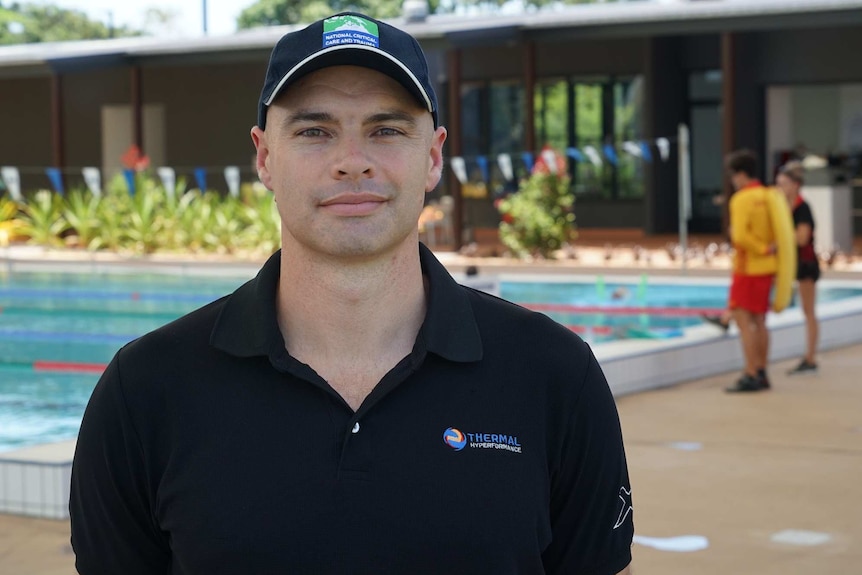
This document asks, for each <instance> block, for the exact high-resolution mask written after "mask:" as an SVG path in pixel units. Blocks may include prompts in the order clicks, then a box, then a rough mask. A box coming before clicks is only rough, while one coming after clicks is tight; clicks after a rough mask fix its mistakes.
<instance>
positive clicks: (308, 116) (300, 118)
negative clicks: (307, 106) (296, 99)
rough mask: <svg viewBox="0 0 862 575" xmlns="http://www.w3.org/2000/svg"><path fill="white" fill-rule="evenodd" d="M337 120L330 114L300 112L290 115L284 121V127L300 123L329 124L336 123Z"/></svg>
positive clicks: (309, 111) (308, 111)
mask: <svg viewBox="0 0 862 575" xmlns="http://www.w3.org/2000/svg"><path fill="white" fill-rule="evenodd" d="M334 121H335V118H334V117H333V116H332V114H330V113H328V112H313V111H311V110H300V111H298V112H294V113H293V114H291V115H289V116H288V117H287V118H285V120H284V125H285V126H289V125H291V124H298V123H328V122H334Z"/></svg>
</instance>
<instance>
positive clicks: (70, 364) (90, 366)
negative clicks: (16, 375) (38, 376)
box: [33, 360, 108, 373]
mask: <svg viewBox="0 0 862 575" xmlns="http://www.w3.org/2000/svg"><path fill="white" fill-rule="evenodd" d="M106 367H108V364H106V363H82V362H77V361H47V360H36V361H34V362H33V371H50V372H58V373H102V372H103V371H105V368H106Z"/></svg>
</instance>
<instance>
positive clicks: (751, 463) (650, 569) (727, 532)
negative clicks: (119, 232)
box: [0, 345, 862, 575]
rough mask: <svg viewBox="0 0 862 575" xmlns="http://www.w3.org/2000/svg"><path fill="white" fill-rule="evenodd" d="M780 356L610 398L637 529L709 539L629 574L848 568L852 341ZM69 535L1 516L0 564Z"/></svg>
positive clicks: (852, 493) (65, 547)
mask: <svg viewBox="0 0 862 575" xmlns="http://www.w3.org/2000/svg"><path fill="white" fill-rule="evenodd" d="M789 367H790V362H782V363H778V364H774V365H773V366H772V367H771V377H772V382H773V388H774V389H773V390H772V391H769V392H763V393H758V394H754V395H727V394H725V393H723V392H722V388H723V387H724V386H725V385H727V384H728V382H730V381H731V380H732V379H733V376H734V375H735V374H727V375H722V376H717V377H711V378H708V379H703V380H698V381H694V382H691V383H687V384H683V385H679V386H676V387H672V388H667V389H663V390H658V391H652V392H646V393H641V394H636V395H630V396H625V397H622V398H620V399H619V401H618V405H619V411H620V417H621V420H622V425H623V431H624V433H625V438H626V443H627V449H628V457H629V467H630V470H631V476H632V483H633V486H634V490H635V491H634V502H635V525H636V530H637V534H638V536H643V537H656V538H668V537H676V536H682V535H697V536H701V537H705V538H706V540H707V541H708V547H707V548H705V549H702V550H699V551H692V552H687V553H681V552H673V551H660V550H656V549H654V548H652V547H647V546H644V545H642V544H636V545H635V546H634V557H635V562H634V567H635V569H634V573H635V575H692V574H697V575H728V574H749V573H751V574H755V573H756V574H758V575H773V574H774V575H778V574H781V575H810V574H812V573H816V574H817V575H833V574H834V575H839V574H840V575H844V574H846V573H858V572H859V570H860V565H862V521H860V517H862V497H860V496H859V486H858V484H859V478H860V476H862V409H860V408H859V406H862V376H860V373H862V345H857V346H853V347H848V348H844V349H840V350H834V351H831V352H828V353H824V354H823V355H822V357H821V370H820V373H819V374H818V375H815V376H806V377H801V378H788V377H786V376H785V375H784V371H785V370H786V369H787V368H789ZM776 536H778V538H779V541H775V540H773V538H774V537H776ZM781 537H784V538H785V539H789V540H791V541H796V543H787V542H784V543H782V542H780V539H781ZM68 540H69V523H68V521H50V520H35V519H26V518H21V517H13V516H8V515H6V516H4V515H0V573H4V574H5V573H8V574H10V575H72V574H73V573H74V568H73V567H72V565H73V562H74V559H73V556H72V554H71V549H70V547H69V544H68ZM661 541H665V540H664V539H661V540H660V542H661ZM804 543H807V545H805V544H804ZM812 543H817V544H812Z"/></svg>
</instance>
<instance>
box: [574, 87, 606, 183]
mask: <svg viewBox="0 0 862 575" xmlns="http://www.w3.org/2000/svg"><path fill="white" fill-rule="evenodd" d="M572 114H573V116H574V125H575V141H574V142H573V143H572V144H573V145H574V147H576V148H578V149H579V150H580V151H581V152H582V153H583V152H584V148H585V147H586V146H592V147H593V148H594V149H595V150H596V151H597V152H598V153H599V154H601V149H602V146H601V142H602V140H603V137H602V136H603V134H602V132H603V129H602V126H603V124H604V121H603V110H602V85H601V84H598V83H589V84H586V83H575V85H574V101H573V102H572ZM604 168H605V166H604V165H603V166H602V167H601V168H597V167H596V166H595V165H594V164H593V163H592V162H591V161H589V159H588V158H587V157H586V156H585V157H584V161H582V162H575V169H574V173H573V174H572V184H573V188H574V191H575V193H576V194H591V195H597V196H602V197H610V192H611V190H610V189H608V187H607V186H606V185H605V182H604V180H605V178H604V174H603V172H604V171H605V170H604Z"/></svg>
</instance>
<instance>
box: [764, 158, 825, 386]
mask: <svg viewBox="0 0 862 575" xmlns="http://www.w3.org/2000/svg"><path fill="white" fill-rule="evenodd" d="M804 182H805V170H804V169H803V168H802V163H801V162H798V161H790V162H787V163H786V164H784V165H783V166H782V167H781V168H780V169H779V170H778V176H776V178H775V183H776V185H777V186H778V188H779V189H780V190H781V191H782V192H784V196H785V197H786V198H787V201H788V203H789V204H790V208H791V209H792V210H793V227H794V228H795V230H796V246H797V248H796V284H797V287H798V288H799V300H800V303H801V305H802V312H803V313H804V314H805V336H806V337H805V343H806V345H805V356H804V357H803V358H802V359H801V360H800V362H799V363H798V364H797V365H796V367H794V368H793V369H791V370H790V371H788V372H787V373H788V375H804V374H807V373H817V340H818V336H819V331H820V326H819V324H818V322H817V314H816V312H815V307H816V303H817V287H816V285H815V284H816V283H817V280H818V279H819V278H820V262H819V261H818V260H817V254H816V253H815V251H814V215H813V214H812V213H811V207H810V206H809V205H808V202H806V201H805V199H804V198H803V197H802V194H801V193H800V189H801V188H802V184H803V183H804Z"/></svg>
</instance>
